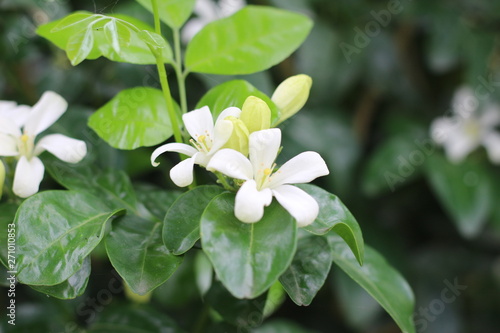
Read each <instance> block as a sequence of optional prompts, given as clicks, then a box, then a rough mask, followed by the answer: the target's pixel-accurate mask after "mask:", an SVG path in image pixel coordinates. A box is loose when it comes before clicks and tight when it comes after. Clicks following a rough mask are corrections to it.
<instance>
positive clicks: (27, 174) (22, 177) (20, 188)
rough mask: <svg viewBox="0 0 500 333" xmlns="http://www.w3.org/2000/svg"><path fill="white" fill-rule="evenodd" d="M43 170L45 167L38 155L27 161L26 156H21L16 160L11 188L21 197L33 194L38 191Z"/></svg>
mask: <svg viewBox="0 0 500 333" xmlns="http://www.w3.org/2000/svg"><path fill="white" fill-rule="evenodd" d="M44 172H45V168H44V166H43V163H42V161H40V159H39V158H38V157H33V158H32V159H31V160H29V161H28V159H27V158H26V157H24V156H21V158H20V159H19V161H18V162H17V166H16V172H15V176H14V185H13V187H12V190H13V191H14V193H15V194H16V195H17V196H19V197H21V198H27V197H29V196H31V195H33V194H35V193H36V192H38V189H39V187H40V183H41V182H42V179H43V173H44Z"/></svg>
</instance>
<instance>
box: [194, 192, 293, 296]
mask: <svg viewBox="0 0 500 333" xmlns="http://www.w3.org/2000/svg"><path fill="white" fill-rule="evenodd" d="M201 241H202V245H203V250H204V251H205V253H206V254H207V255H208V257H209V259H210V261H212V264H213V266H214V269H215V272H216V273H217V276H218V277H219V279H220V280H221V281H222V283H223V284H224V285H225V286H226V288H227V289H228V290H229V291H230V292H231V294H233V295H234V296H235V297H236V298H255V297H257V296H259V295H261V294H262V293H264V292H265V291H266V290H267V289H268V288H269V287H270V286H271V285H272V284H273V283H274V282H275V281H276V280H277V279H278V278H279V276H280V275H281V274H283V272H284V271H285V270H286V269H287V268H288V266H289V265H290V263H291V261H292V259H293V256H294V254H295V248H296V246H297V224H296V223H295V221H294V220H293V218H292V217H291V216H290V215H289V214H288V213H287V212H286V211H285V210H284V209H283V208H282V207H281V206H280V205H279V204H278V203H277V202H274V203H273V204H271V205H270V206H269V207H267V208H266V210H265V214H264V217H263V218H262V220H260V221H259V222H257V223H243V222H241V221H239V220H238V219H237V218H236V217H235V216H234V194H232V193H224V194H221V195H219V196H217V197H216V198H215V199H213V200H212V201H211V202H210V204H209V205H208V207H207V208H206V209H205V211H204V213H203V216H202V218H201Z"/></svg>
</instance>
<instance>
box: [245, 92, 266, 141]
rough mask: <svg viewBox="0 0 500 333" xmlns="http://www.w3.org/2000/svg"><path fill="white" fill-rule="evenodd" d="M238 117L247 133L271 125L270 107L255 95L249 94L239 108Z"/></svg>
mask: <svg viewBox="0 0 500 333" xmlns="http://www.w3.org/2000/svg"><path fill="white" fill-rule="evenodd" d="M240 119H241V120H242V121H243V123H245V126H246V127H247V129H248V132H249V133H253V132H255V131H260V130H264V129H269V128H270V127H271V109H270V108H269V106H268V105H267V103H266V102H264V101H263V100H261V99H260V98H258V97H255V96H249V97H248V98H247V99H246V100H245V103H243V107H242V108H241V115H240Z"/></svg>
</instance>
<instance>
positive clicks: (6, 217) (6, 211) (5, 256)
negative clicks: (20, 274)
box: [0, 203, 18, 270]
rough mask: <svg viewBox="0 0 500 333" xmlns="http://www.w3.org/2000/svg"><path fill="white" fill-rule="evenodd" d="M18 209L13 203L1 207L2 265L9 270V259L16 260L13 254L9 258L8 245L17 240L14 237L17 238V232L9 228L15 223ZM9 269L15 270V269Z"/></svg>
mask: <svg viewBox="0 0 500 333" xmlns="http://www.w3.org/2000/svg"><path fill="white" fill-rule="evenodd" d="M17 208H18V206H17V205H15V204H12V203H3V204H1V205H0V212H1V213H0V244H2V246H0V263H2V265H4V266H5V267H7V268H9V266H8V263H9V259H10V260H13V259H14V258H15V257H14V254H13V253H11V257H10V258H9V249H8V244H9V243H13V241H14V240H15V238H13V237H12V236H15V235H14V234H15V233H16V231H17V230H15V229H14V228H12V226H11V227H9V224H12V223H14V217H15V215H16V211H17ZM13 231H14V232H13ZM9 234H10V236H11V237H10V239H12V240H13V241H11V242H9ZM10 264H12V265H13V264H14V262H13V261H11V262H10ZM9 269H10V270H15V267H11V268H9Z"/></svg>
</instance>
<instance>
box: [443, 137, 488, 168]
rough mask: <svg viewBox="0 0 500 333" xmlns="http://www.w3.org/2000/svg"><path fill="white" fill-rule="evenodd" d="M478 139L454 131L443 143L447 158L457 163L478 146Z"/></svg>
mask: <svg viewBox="0 0 500 333" xmlns="http://www.w3.org/2000/svg"><path fill="white" fill-rule="evenodd" d="M479 144H480V142H479V139H473V138H471V137H468V136H466V135H465V133H464V134H461V133H456V134H454V135H452V136H450V138H449V139H448V140H447V141H445V142H444V143H443V147H444V150H445V152H446V156H447V157H448V159H449V160H450V161H452V162H454V163H459V162H461V161H463V160H464V158H465V157H466V156H467V155H469V154H470V153H471V152H472V151H473V150H474V149H476V148H477V147H478V146H479Z"/></svg>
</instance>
